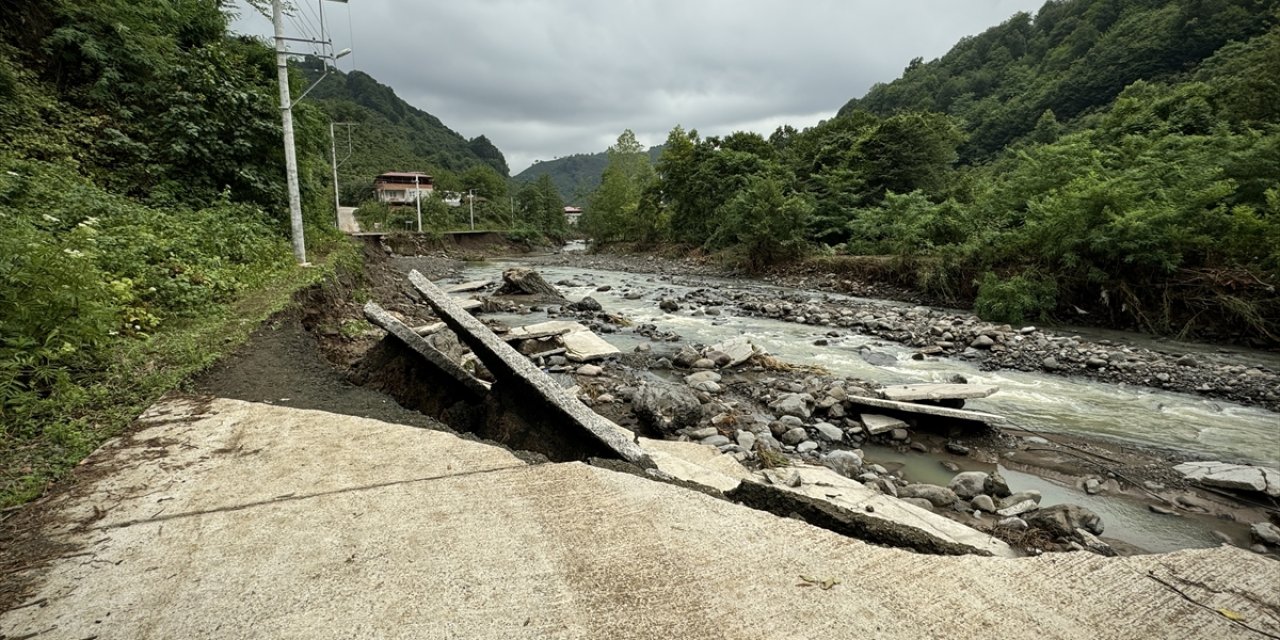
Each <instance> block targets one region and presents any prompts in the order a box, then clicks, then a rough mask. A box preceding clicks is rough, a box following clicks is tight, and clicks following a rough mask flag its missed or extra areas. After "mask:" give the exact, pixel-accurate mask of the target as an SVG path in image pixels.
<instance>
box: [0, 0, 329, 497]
mask: <svg viewBox="0 0 1280 640" xmlns="http://www.w3.org/2000/svg"><path fill="white" fill-rule="evenodd" d="M275 78H276V67H275V56H274V54H273V52H272V51H271V50H270V49H269V48H268V47H266V46H264V45H263V44H261V43H258V42H255V41H252V40H246V39H241V38H236V37H231V36H229V35H228V33H227V16H226V15H224V14H223V12H222V11H221V10H220V3H216V2H203V1H196V0H178V1H172V2H161V1H158V0H152V1H145V2H138V1H136V0H92V1H85V0H75V1H72V0H52V1H50V0H38V1H37V0H10V1H8V2H5V3H4V4H3V6H0V452H3V454H2V455H0V468H2V469H3V471H4V475H3V484H2V485H0V504H8V503H10V502H11V501H15V500H21V499H23V498H24V497H28V496H30V495H31V493H32V492H36V491H38V490H39V489H40V487H42V486H43V482H44V481H45V480H47V479H48V478H50V477H53V476H55V475H56V474H57V473H58V472H59V471H60V470H61V469H64V468H65V467H66V466H67V465H69V464H74V463H75V462H76V461H78V460H79V459H80V458H81V457H83V455H84V454H85V453H87V452H88V451H90V450H92V448H93V447H95V446H97V444H98V443H99V442H101V441H102V439H103V438H105V437H108V436H110V435H112V434H113V433H114V432H115V431H116V430H118V429H119V428H121V427H122V426H123V425H124V424H127V422H128V421H129V420H130V419H132V417H133V416H135V415H137V412H138V411H140V410H141V406H140V405H144V404H145V403H146V402H149V398H154V394H156V393H159V392H160V391H162V390H163V389H164V388H166V387H165V385H170V386H171V385H173V384H174V383H176V381H177V380H178V379H180V377H181V375H182V372H183V371H190V370H191V369H192V368H193V367H198V366H200V363H202V362H207V358H209V357H212V356H213V355H215V354H216V353H217V352H218V349H220V348H221V338H219V339H217V340H216V341H213V340H214V338H213V337H212V336H213V335H215V334H217V333H218V332H219V331H220V330H221V329H220V327H222V326H223V325H224V324H225V325H226V326H232V324H233V323H234V326H240V325H241V323H240V321H239V320H230V319H228V315H229V312H228V309H229V307H228V306H227V305H228V304H230V303H231V302H233V301H236V300H239V299H240V298H241V297H242V296H243V295H245V294H247V293H248V292H252V291H258V290H261V289H263V288H265V287H267V286H269V285H270V286H274V283H277V282H279V281H282V280H288V279H290V278H294V277H305V276H301V275H299V273H300V272H299V271H298V270H296V268H295V267H293V266H292V265H293V261H292V255H291V253H290V251H289V247H288V243H287V237H288V236H287V234H288V222H287V218H288V215H287V208H286V200H285V198H286V190H285V176H284V170H283V151H282V146H281V128H280V111H279V107H278V104H277V100H278V96H279V93H278V90H277V88H276V79H275ZM298 84H301V78H298ZM297 90H298V91H300V90H301V87H299V88H298V89H297ZM296 116H297V117H296V125H297V127H296V128H297V134H298V151H299V169H300V177H301V183H302V194H303V199H304V203H303V204H304V211H305V212H306V216H307V218H306V221H307V235H308V240H309V243H308V244H309V247H310V248H311V249H312V250H313V251H314V250H316V249H319V248H322V247H323V245H324V244H325V242H326V241H329V240H331V239H332V238H333V237H334V236H335V232H333V231H332V230H331V227H332V226H333V225H332V223H331V220H332V215H333V214H332V212H333V207H332V200H331V199H329V198H328V197H327V196H326V194H327V193H328V190H329V187H330V185H329V184H328V182H327V176H328V173H329V172H328V162H327V155H328V154H327V151H328V131H327V127H326V126H325V122H324V116H323V114H322V112H321V111H320V110H319V109H318V108H316V107H315V106H314V105H308V104H303V105H301V106H300V107H299V108H298V109H297V111H296ZM320 253H322V252H316V254H320ZM220 323H222V324H220ZM211 341H212V342H211Z"/></svg>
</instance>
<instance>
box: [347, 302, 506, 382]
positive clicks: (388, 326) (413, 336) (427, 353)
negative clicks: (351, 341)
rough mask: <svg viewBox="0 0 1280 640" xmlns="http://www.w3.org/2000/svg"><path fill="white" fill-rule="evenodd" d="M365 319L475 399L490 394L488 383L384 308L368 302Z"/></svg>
mask: <svg viewBox="0 0 1280 640" xmlns="http://www.w3.org/2000/svg"><path fill="white" fill-rule="evenodd" d="M364 317H365V318H366V319H368V320H369V322H372V323H373V324H375V325H377V326H379V327H381V328H382V329H383V330H384V331H386V332H387V333H390V334H391V335H393V336H395V337H396V339H398V340H400V341H401V342H403V343H404V344H405V346H407V347H409V348H410V349H412V350H413V351H414V353H417V354H418V355H420V356H422V357H423V358H424V359H426V361H427V362H430V363H431V364H432V365H433V366H434V367H435V368H436V369H437V370H439V371H440V373H443V374H445V375H446V376H448V377H449V378H450V379H452V380H453V381H454V382H457V383H458V384H460V385H462V387H463V388H464V389H466V390H467V391H469V392H471V394H472V396H473V397H474V398H483V397H484V396H485V395H486V394H488V393H489V384H488V383H486V382H483V381H481V380H479V379H477V378H476V377H475V376H473V375H471V373H470V372H468V371H467V370H466V369H463V368H462V365H460V364H458V363H457V362H454V361H453V359H452V358H450V357H449V356H447V355H445V354H443V353H441V352H440V350H439V349H436V348H435V347H433V346H431V343H429V342H427V340H426V338H424V337H422V336H421V335H419V334H418V332H417V331H415V330H413V329H410V328H409V326H408V325H406V324H405V323H403V322H400V321H399V320H396V319H395V317H394V316H392V315H391V314H389V313H387V312H386V310H384V309H383V308H382V307H380V306H378V305H377V304H375V303H373V302H366V303H365V305H364Z"/></svg>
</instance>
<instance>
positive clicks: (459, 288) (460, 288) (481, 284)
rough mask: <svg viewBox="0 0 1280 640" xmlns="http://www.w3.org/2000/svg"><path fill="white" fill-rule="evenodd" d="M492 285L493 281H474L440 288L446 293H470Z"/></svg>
mask: <svg viewBox="0 0 1280 640" xmlns="http://www.w3.org/2000/svg"><path fill="white" fill-rule="evenodd" d="M491 284H493V281H492V280H472V281H470V282H461V283H458V284H452V285H444V286H442V287H440V288H441V289H443V290H444V292H445V293H467V292H469V291H479V290H481V289H483V288H485V287H487V286H489V285H491Z"/></svg>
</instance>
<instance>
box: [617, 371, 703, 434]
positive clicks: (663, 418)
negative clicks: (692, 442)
mask: <svg viewBox="0 0 1280 640" xmlns="http://www.w3.org/2000/svg"><path fill="white" fill-rule="evenodd" d="M631 408H632V410H634V411H635V414H636V417H637V418H639V419H640V420H641V421H643V422H645V423H646V424H648V425H649V426H650V427H653V428H655V429H657V430H659V431H662V432H663V433H671V432H674V431H676V430H679V429H683V428H686V427H692V426H694V425H696V424H698V421H699V420H701V419H702V404H701V403H700V402H698V396H696V395H694V393H693V391H692V390H690V389H689V388H688V387H684V386H680V385H674V384H661V383H652V384H647V385H645V386H643V387H641V388H640V389H639V390H638V391H636V394H635V397H634V398H632V400H631Z"/></svg>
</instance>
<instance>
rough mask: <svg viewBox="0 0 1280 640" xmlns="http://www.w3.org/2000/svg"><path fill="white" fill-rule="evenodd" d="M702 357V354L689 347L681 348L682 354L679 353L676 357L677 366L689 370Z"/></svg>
mask: <svg viewBox="0 0 1280 640" xmlns="http://www.w3.org/2000/svg"><path fill="white" fill-rule="evenodd" d="M701 357H702V354H700V353H698V352H697V351H695V350H693V349H691V348H689V347H687V346H686V347H680V353H677V354H676V357H675V364H676V366H678V367H684V368H686V369H688V368H689V367H692V366H693V363H695V362H697V361H698V359H700V358H701Z"/></svg>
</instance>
